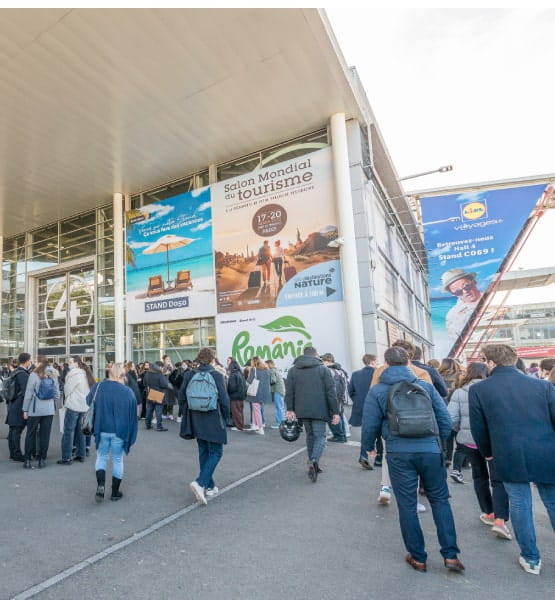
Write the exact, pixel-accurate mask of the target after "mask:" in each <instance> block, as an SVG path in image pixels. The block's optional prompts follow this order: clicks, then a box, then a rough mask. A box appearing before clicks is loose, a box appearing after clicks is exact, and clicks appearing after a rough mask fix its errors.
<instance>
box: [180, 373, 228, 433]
mask: <svg viewBox="0 0 555 600" xmlns="http://www.w3.org/2000/svg"><path fill="white" fill-rule="evenodd" d="M198 370H199V371H201V372H204V371H208V372H209V373H210V375H212V377H213V378H214V382H215V384H216V387H217V388H218V409H217V410H212V411H209V412H201V411H198V410H189V407H188V405H187V386H188V385H189V382H190V381H191V379H192V378H193V375H194V374H195V373H196V371H192V370H188V371H186V372H185V375H184V377H183V384H182V386H181V389H180V390H179V402H180V404H181V405H182V406H183V420H182V422H181V431H180V433H179V435H180V436H181V437H182V438H185V439H187V440H192V439H195V438H196V439H199V440H204V441H205V442H214V443H216V444H227V429H226V426H225V424H226V421H227V419H228V418H229V406H230V405H229V396H228V395H227V391H226V388H225V383H224V377H223V375H222V374H221V373H218V372H217V371H216V369H214V367H213V366H212V365H201V366H200V367H199V368H198Z"/></svg>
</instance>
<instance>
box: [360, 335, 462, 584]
mask: <svg viewBox="0 0 555 600" xmlns="http://www.w3.org/2000/svg"><path fill="white" fill-rule="evenodd" d="M384 359H385V362H386V365H387V368H386V369H385V370H384V371H383V372H382V374H381V375H380V381H379V383H378V384H377V385H375V386H374V387H372V388H371V389H370V391H369V392H368V395H367V397H366V401H365V403H364V412H363V417H362V440H361V444H362V446H363V447H364V448H371V447H372V446H373V444H374V440H375V439H376V437H377V436H378V435H379V434H380V432H381V435H382V437H383V438H384V440H385V442H386V452H387V455H386V460H387V464H388V467H389V475H390V478H391V484H392V487H393V491H394V493H395V498H396V500H397V505H398V509H399V522H400V525H401V534H402V536H403V541H404V543H405V547H406V549H407V551H408V554H407V556H406V558H405V560H406V562H407V563H408V564H409V565H410V566H411V567H412V568H413V569H415V570H416V571H420V572H424V571H426V558H427V555H426V550H425V547H424V536H423V534H422V529H421V527H420V522H419V520H418V513H417V509H416V504H417V488H418V478H419V477H420V480H421V483H422V485H423V487H424V489H425V491H426V496H427V497H428V500H429V502H430V505H431V507H432V514H433V517H434V523H435V526H436V529H437V535H438V539H439V543H440V546H441V548H440V552H441V555H442V556H443V562H444V565H445V567H446V568H447V569H449V570H450V571H456V572H459V573H462V572H463V571H464V566H463V564H462V563H461V561H460V560H459V559H458V557H457V554H458V553H459V552H460V551H459V548H458V546H457V534H456V531H455V522H454V519H453V513H452V511H451V506H450V504H449V491H448V488H447V474H446V471H445V465H444V464H443V455H442V452H441V444H440V438H446V437H448V436H449V434H450V433H451V417H450V416H449V413H448V412H447V408H446V406H445V403H444V401H443V400H442V398H441V396H440V395H439V394H438V393H437V391H436V389H435V388H434V387H433V385H431V384H429V383H427V382H425V381H422V380H419V379H417V378H416V375H414V373H413V372H412V371H411V370H410V369H409V368H408V364H409V355H408V353H407V351H406V350H404V349H403V348H400V347H398V346H397V347H392V348H389V349H388V350H386V352H385V355H384Z"/></svg>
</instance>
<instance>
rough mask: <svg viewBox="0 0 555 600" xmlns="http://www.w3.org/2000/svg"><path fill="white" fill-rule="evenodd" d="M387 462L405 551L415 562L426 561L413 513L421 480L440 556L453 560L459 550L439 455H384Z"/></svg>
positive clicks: (397, 453)
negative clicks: (430, 508)
mask: <svg viewBox="0 0 555 600" xmlns="http://www.w3.org/2000/svg"><path fill="white" fill-rule="evenodd" d="M386 459H387V465H388V467H389V476H390V478H391V486H392V487H393V492H394V493H395V498H396V500H397V507H398V509H399V522H400V525H401V534H402V536H403V541H404V542H405V547H406V549H407V551H408V552H410V554H411V555H412V557H413V558H414V559H415V560H417V561H418V562H426V558H427V554H426V550H425V548H424V535H423V534H422V529H421V527H420V521H419V520H418V513H417V511H416V503H417V491H418V477H420V481H421V485H422V487H423V488H424V490H425V491H426V497H427V498H428V501H429V502H430V506H431V507H432V515H433V517H434V523H435V526H436V530H437V538H438V540H439V545H440V552H441V555H442V556H443V558H456V557H457V554H458V553H459V552H460V551H459V548H458V547H457V532H456V531H455V521H454V519H453V513H452V512H451V505H450V504H449V490H448V488H447V473H446V471H445V466H444V464H443V457H442V455H441V454H432V453H431V452H387V456H386Z"/></svg>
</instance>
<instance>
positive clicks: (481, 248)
mask: <svg viewBox="0 0 555 600" xmlns="http://www.w3.org/2000/svg"><path fill="white" fill-rule="evenodd" d="M545 187H546V186H545V185H530V186H522V187H511V188H496V189H484V190H480V191H476V192H469V193H461V194H449V195H444V196H428V197H421V198H420V205H421V210H422V222H423V227H424V241H425V246H426V253H427V256H428V269H429V274H428V285H429V290H430V306H431V311H432V333H433V338H434V343H435V351H434V354H435V357H436V358H439V359H441V358H444V357H446V356H449V354H450V353H451V352H452V349H453V347H454V345H455V344H456V343H457V340H458V339H459V336H460V335H461V334H462V333H463V331H464V328H465V326H466V324H467V323H468V322H469V320H470V318H471V317H472V315H473V314H474V312H475V310H476V309H477V307H478V305H479V304H480V302H481V301H482V298H483V297H484V296H485V295H486V294H487V293H488V292H491V285H490V284H491V282H492V281H493V280H494V279H495V276H496V274H497V273H498V271H499V268H500V266H501V264H502V263H503V261H504V259H505V258H506V257H507V255H508V254H509V252H510V250H511V247H512V246H513V244H514V242H515V240H516V239H517V237H518V235H519V233H520V232H521V230H522V227H523V226H524V224H525V223H526V221H527V219H528V217H529V216H530V214H531V212H532V210H533V209H534V207H535V206H536V204H537V203H538V201H539V200H540V198H541V196H542V193H543V192H544V190H545Z"/></svg>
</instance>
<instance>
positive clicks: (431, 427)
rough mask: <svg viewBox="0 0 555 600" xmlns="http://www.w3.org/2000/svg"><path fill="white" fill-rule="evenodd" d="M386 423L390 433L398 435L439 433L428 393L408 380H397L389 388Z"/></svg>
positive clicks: (415, 436)
mask: <svg viewBox="0 0 555 600" xmlns="http://www.w3.org/2000/svg"><path fill="white" fill-rule="evenodd" d="M387 424H388V425H389V431H390V433H391V434H392V435H396V436H398V437H406V438H424V437H431V436H437V435H438V434H439V429H438V426H437V421H436V416H435V414H434V409H433V406H432V399H431V398H430V395H429V394H428V392H427V391H426V390H425V389H424V388H422V387H421V386H419V385H418V384H416V383H411V382H409V381H399V382H398V383H394V384H393V385H392V386H391V387H390V388H389V394H388V397H387Z"/></svg>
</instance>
